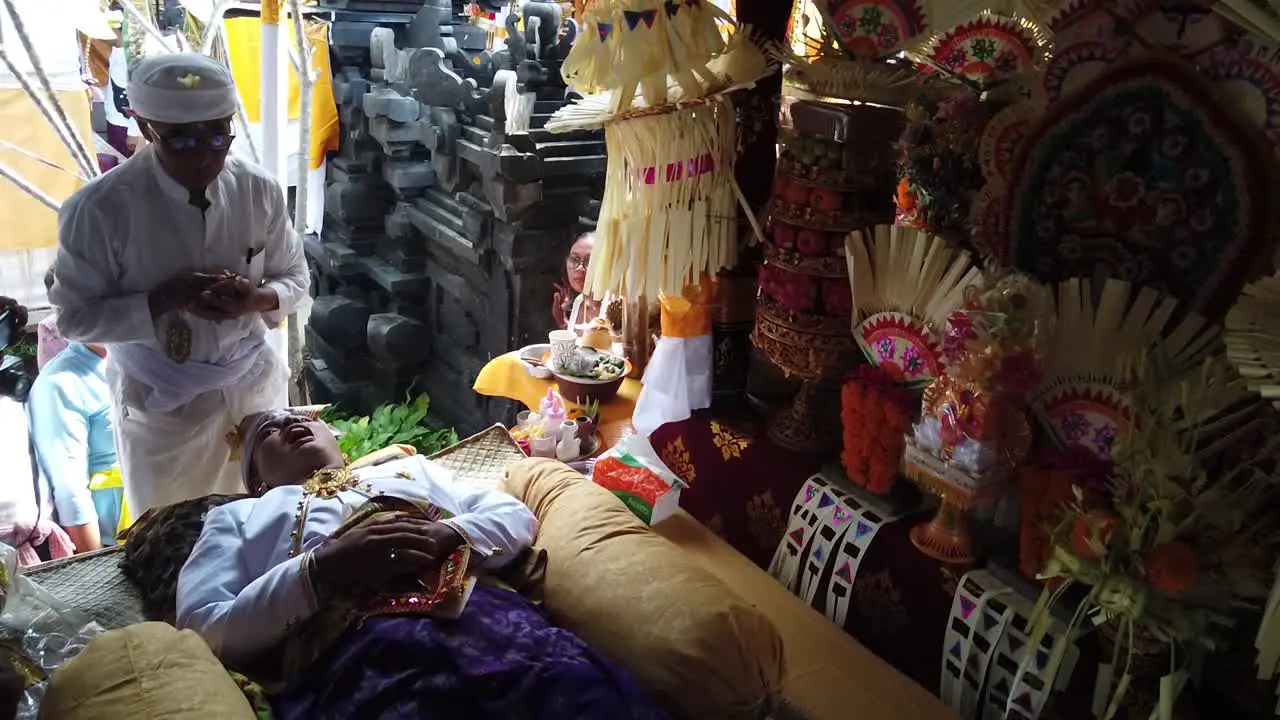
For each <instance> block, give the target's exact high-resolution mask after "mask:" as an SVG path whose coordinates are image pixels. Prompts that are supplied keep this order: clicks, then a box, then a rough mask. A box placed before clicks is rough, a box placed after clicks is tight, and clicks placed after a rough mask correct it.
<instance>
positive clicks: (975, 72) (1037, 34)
mask: <svg viewBox="0 0 1280 720" xmlns="http://www.w3.org/2000/svg"><path fill="white" fill-rule="evenodd" d="M914 56H916V57H918V58H919V59H921V60H922V61H923V64H924V66H925V68H932V69H936V70H940V71H942V72H944V73H946V74H949V75H951V76H953V77H956V78H959V79H961V80H963V81H965V82H967V83H969V84H971V85H973V86H975V87H977V88H980V89H982V90H986V89H989V88H992V87H995V86H997V85H1000V84H1002V83H1004V82H1006V81H1008V80H1010V79H1012V78H1014V77H1017V76H1020V75H1023V74H1025V73H1027V72H1030V71H1032V70H1034V69H1036V68H1038V67H1042V66H1043V65H1044V63H1045V62H1046V61H1047V59H1048V37H1047V35H1045V33H1044V32H1043V31H1042V30H1041V29H1040V28H1039V27H1038V26H1036V25H1035V24H1034V23H1032V22H1031V21H1029V20H1023V19H1017V18H1011V17H1004V16H1001V15H996V14H993V13H985V12H984V13H981V14H979V15H978V17H976V18H974V19H973V20H970V21H969V22H967V23H964V24H963V25H960V26H959V27H956V28H953V29H951V30H947V31H945V32H941V33H939V34H937V35H935V36H934V37H933V39H931V40H930V41H929V42H928V43H926V44H925V45H924V47H923V48H922V49H921V50H920V51H919V52H917V53H914Z"/></svg>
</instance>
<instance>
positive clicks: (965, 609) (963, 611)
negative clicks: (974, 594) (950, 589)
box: [960, 595, 978, 620]
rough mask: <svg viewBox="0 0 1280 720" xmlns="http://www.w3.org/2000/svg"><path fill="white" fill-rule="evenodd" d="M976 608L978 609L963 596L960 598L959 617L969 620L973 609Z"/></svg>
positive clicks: (975, 604) (976, 605)
mask: <svg viewBox="0 0 1280 720" xmlns="http://www.w3.org/2000/svg"><path fill="white" fill-rule="evenodd" d="M976 607H978V604H977V603H975V602H974V601H972V600H970V599H969V598H967V597H965V596H963V595H961V596H960V616H961V617H963V618H964V619H965V620H968V619H969V616H970V615H972V614H973V609H974V608H976Z"/></svg>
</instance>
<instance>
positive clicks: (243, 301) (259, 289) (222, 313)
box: [188, 273, 280, 322]
mask: <svg viewBox="0 0 1280 720" xmlns="http://www.w3.org/2000/svg"><path fill="white" fill-rule="evenodd" d="M278 307H280V299H279V298H278V297H277V296H276V292H275V291H274V290H272V289H271V288H268V287H265V286H258V285H254V284H253V282H252V281H250V280H249V279H248V278H246V277H243V276H240V275H235V274H233V273H225V274H224V275H223V276H222V277H221V279H219V280H218V281H217V282H215V283H213V284H212V285H210V286H208V287H206V288H205V289H204V290H203V291H202V292H201V293H200V294H199V295H197V296H196V298H195V300H194V301H193V302H192V303H191V306H190V307H189V308H188V309H189V310H191V312H193V313H195V315H196V316H197V317H200V318H204V319H205V320H213V321H215V322H221V321H223V320H233V319H235V318H238V317H240V316H242V315H251V314H254V313H264V312H270V311H272V310H275V309H276V308H278Z"/></svg>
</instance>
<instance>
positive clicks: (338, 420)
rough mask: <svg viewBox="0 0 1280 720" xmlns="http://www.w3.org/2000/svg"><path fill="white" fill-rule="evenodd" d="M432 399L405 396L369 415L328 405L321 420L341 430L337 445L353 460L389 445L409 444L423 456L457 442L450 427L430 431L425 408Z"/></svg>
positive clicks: (455, 435) (456, 436) (428, 407)
mask: <svg viewBox="0 0 1280 720" xmlns="http://www.w3.org/2000/svg"><path fill="white" fill-rule="evenodd" d="M430 407H431V399H430V398H429V397H427V396H426V395H425V394H424V395H419V396H418V397H417V399H411V398H410V397H408V396H406V397H405V401H404V402H403V403H398V404H387V405H382V406H381V407H379V408H377V409H376V410H374V411H373V414H372V415H361V416H351V415H347V414H345V413H344V412H343V411H342V409H341V408H339V407H337V406H331V407H330V408H328V409H326V410H325V412H324V413H322V414H321V417H322V419H323V420H324V421H325V422H327V423H329V424H330V425H332V426H333V427H334V428H335V429H337V430H338V432H339V433H340V434H339V436H338V447H339V448H341V449H342V452H343V454H344V455H346V456H347V457H348V458H349V459H351V460H356V459H358V458H362V457H364V456H365V455H368V454H369V453H372V452H377V451H378V450H381V449H383V448H385V447H389V446H391V445H412V446H413V447H414V448H416V449H417V450H418V452H419V453H420V454H422V455H432V454H434V453H437V452H440V451H441V450H444V449H445V448H447V447H450V446H452V445H454V444H456V443H457V442H458V433H457V432H456V431H455V430H454V429H453V428H445V429H440V430H433V429H431V428H429V427H427V425H426V423H425V421H426V419H427V411H428V410H429V409H430Z"/></svg>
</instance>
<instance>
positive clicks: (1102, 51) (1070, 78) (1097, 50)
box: [1044, 40, 1120, 100]
mask: <svg viewBox="0 0 1280 720" xmlns="http://www.w3.org/2000/svg"><path fill="white" fill-rule="evenodd" d="M1119 53H1120V48H1118V47H1116V46H1114V45H1109V44H1107V43H1105V42H1102V41H1100V40H1095V41H1089V42H1078V43H1074V44H1072V45H1068V46H1067V47H1063V48H1058V49H1057V50H1055V51H1054V53H1053V58H1052V59H1051V60H1050V61H1049V65H1048V67H1046V68H1045V70H1044V91H1045V95H1047V96H1048V98H1049V99H1050V100H1057V99H1059V98H1061V97H1064V96H1070V95H1071V94H1072V93H1074V92H1076V91H1077V90H1079V89H1080V88H1082V87H1085V86H1087V85H1088V84H1089V83H1090V81H1092V80H1094V79H1095V78H1097V77H1098V76H1099V75H1101V74H1102V73H1104V72H1106V70H1107V65H1108V64H1109V63H1111V62H1114V61H1115V59H1116V57H1117V56H1118V55H1119Z"/></svg>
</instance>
